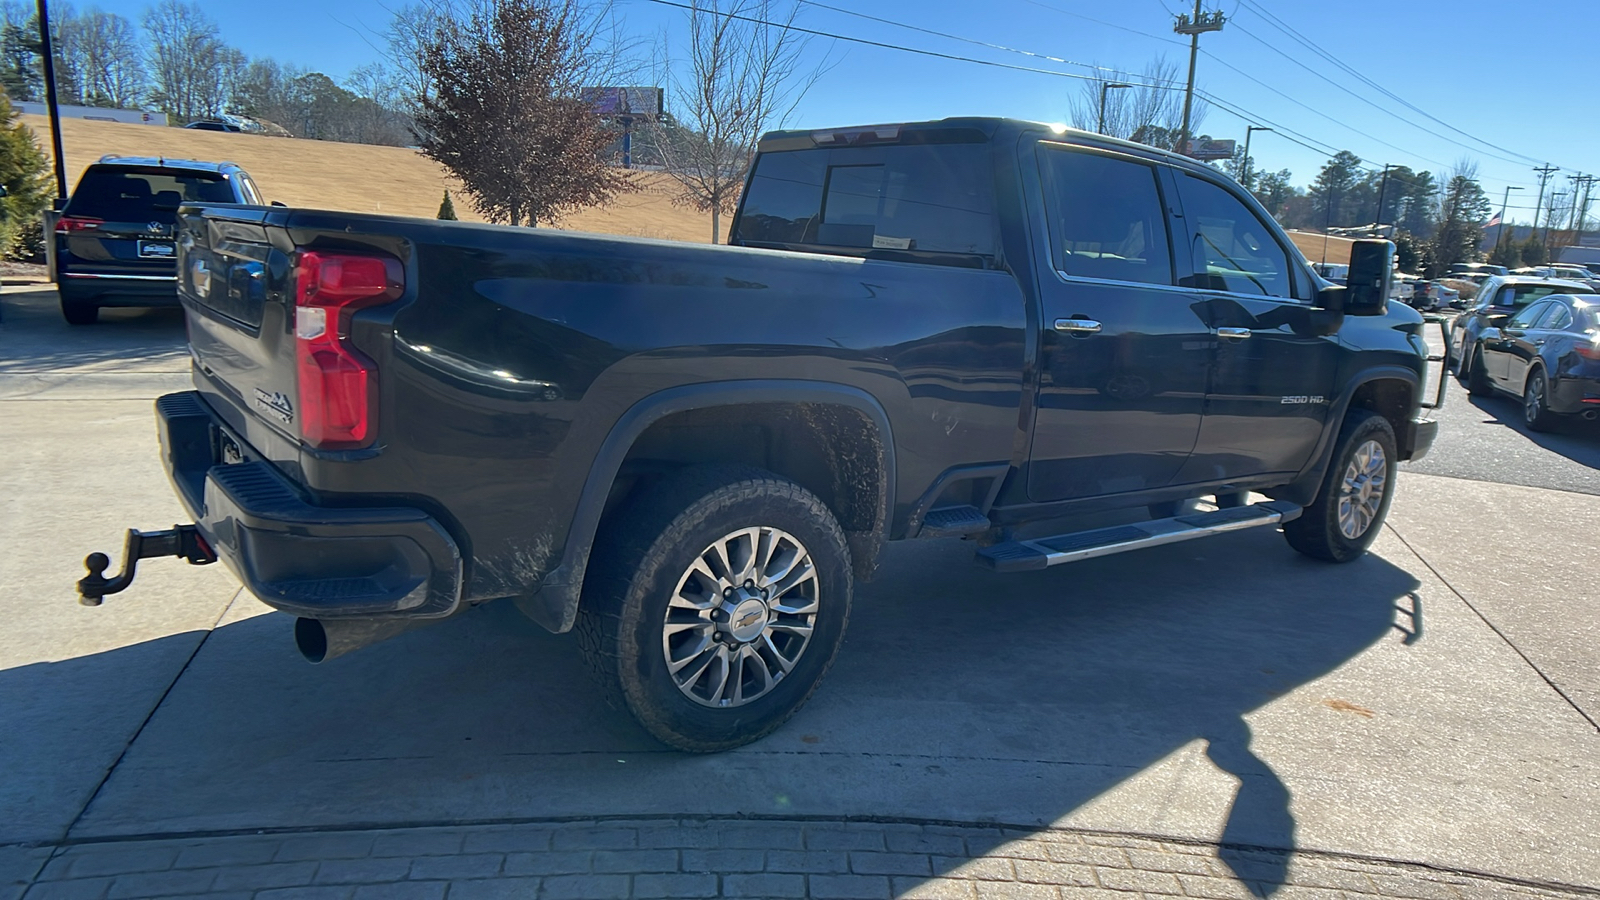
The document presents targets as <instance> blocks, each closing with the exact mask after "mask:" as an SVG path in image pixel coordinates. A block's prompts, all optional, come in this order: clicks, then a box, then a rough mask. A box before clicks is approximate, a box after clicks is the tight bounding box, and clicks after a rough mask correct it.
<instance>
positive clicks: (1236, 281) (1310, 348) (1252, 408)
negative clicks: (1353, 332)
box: [1175, 172, 1339, 483]
mask: <svg viewBox="0 0 1600 900" xmlns="http://www.w3.org/2000/svg"><path fill="white" fill-rule="evenodd" d="M1175 174H1176V179H1177V182H1178V195H1179V197H1180V199H1181V200H1182V204H1183V222H1184V226H1185V230H1186V231H1187V232H1188V235H1187V238H1186V244H1187V246H1186V247H1184V248H1182V250H1181V251H1180V265H1183V264H1185V263H1186V264H1187V265H1188V266H1189V267H1190V268H1189V271H1188V272H1187V273H1186V274H1182V275H1180V278H1181V279H1182V280H1183V282H1184V283H1186V284H1188V285H1190V286H1192V287H1194V288H1195V289H1196V290H1195V296H1196V299H1197V300H1199V302H1200V303H1201V304H1203V305H1204V306H1205V307H1206V310H1207V312H1206V316H1207V318H1208V319H1209V320H1210V324H1211V329H1212V332H1213V333H1214V334H1215V335H1216V359H1215V361H1214V364H1213V367H1212V370H1211V387H1210V389H1209V390H1208V391H1207V394H1206V408H1205V420H1204V421H1203V422H1202V423H1201V425H1200V437H1199V440H1198V442H1197V443H1196V445H1195V449H1194V454H1193V456H1192V457H1191V458H1190V460H1189V462H1188V464H1187V465H1186V466H1185V467H1184V470H1183V472H1182V473H1180V474H1179V476H1178V479H1179V481H1180V482H1182V483H1198V482H1214V481H1226V480H1230V479H1242V478H1247V477H1250V476H1256V475H1265V474H1268V473H1274V472H1295V471H1298V470H1299V469H1300V468H1301V467H1302V466H1303V465H1304V464H1305V463H1306V461H1307V460H1308V459H1310V457H1311V453H1312V451H1313V450H1314V449H1315V448H1316V445H1317V441H1318V440H1319V439H1320V437H1321V436H1322V430H1323V427H1324V425H1325V424H1326V423H1327V419H1328V410H1329V409H1330V408H1331V403H1332V401H1333V399H1334V398H1333V396H1332V393H1333V385H1334V378H1335V376H1336V370H1337V366H1338V362H1339V338H1338V337H1337V336H1336V335H1326V336H1318V335H1315V334H1312V333H1311V329H1310V325H1311V306H1312V301H1313V299H1314V294H1313V287H1312V284H1311V279H1310V274H1309V273H1308V272H1306V271H1305V270H1304V269H1303V268H1302V267H1301V266H1300V265H1299V264H1298V263H1299V260H1298V254H1296V253H1292V252H1291V251H1290V250H1289V249H1288V248H1287V247H1285V246H1284V243H1283V242H1282V241H1280V240H1279V238H1278V236H1277V235H1278V232H1277V230H1276V229H1274V228H1271V227H1269V226H1268V225H1267V224H1266V223H1265V222H1264V221H1263V220H1262V219H1261V217H1260V216H1258V215H1257V214H1256V213H1255V212H1254V211H1253V210H1252V209H1251V208H1250V207H1249V206H1248V205H1246V203H1245V201H1244V200H1243V199H1241V198H1240V197H1239V196H1237V195H1236V194H1235V193H1234V191H1233V190H1231V189H1229V188H1226V187H1224V186H1223V185H1222V184H1221V182H1220V181H1213V180H1211V179H1209V178H1203V177H1200V176H1198V175H1194V174H1190V173H1188V172H1177V173H1175Z"/></svg>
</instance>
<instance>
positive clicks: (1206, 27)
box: [41, 0, 1227, 156]
mask: <svg viewBox="0 0 1600 900" xmlns="http://www.w3.org/2000/svg"><path fill="white" fill-rule="evenodd" d="M41 2H42V0H41ZM1200 2H1201V0H1194V18H1193V19H1191V18H1189V15H1188V14H1187V13H1180V14H1178V16H1177V22H1176V24H1174V25H1173V26H1172V30H1173V31H1175V32H1177V33H1178V34H1187V35H1188V36H1189V86H1188V87H1186V88H1184V89H1183V130H1182V131H1180V132H1178V152H1179V153H1182V154H1183V155H1185V156H1188V155H1189V139H1190V134H1189V113H1190V111H1191V110H1193V109H1194V63H1195V58H1196V57H1197V56H1199V55H1200V35H1202V34H1205V33H1206V32H1208V31H1221V30H1222V24H1223V23H1224V22H1226V21H1227V17H1225V16H1224V15H1223V14H1222V10H1220V9H1219V10H1217V11H1216V12H1214V13H1202V12H1201V11H1200Z"/></svg>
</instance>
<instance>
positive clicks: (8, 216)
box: [0, 97, 53, 257]
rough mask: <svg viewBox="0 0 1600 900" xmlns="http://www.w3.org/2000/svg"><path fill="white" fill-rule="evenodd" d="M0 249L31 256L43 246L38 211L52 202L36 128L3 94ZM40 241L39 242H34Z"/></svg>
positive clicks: (0, 110) (0, 102) (0, 107)
mask: <svg viewBox="0 0 1600 900" xmlns="http://www.w3.org/2000/svg"><path fill="white" fill-rule="evenodd" d="M0 186H3V187H4V188H5V198H4V199H3V200H0V253H3V254H4V255H5V256H8V257H10V256H15V255H21V256H23V257H32V256H33V255H35V253H36V252H38V251H41V250H42V246H43V245H42V244H40V243H39V242H40V241H41V240H42V236H41V234H40V228H41V226H42V222H41V221H40V219H39V214H40V213H42V212H43V211H44V208H45V207H46V206H49V205H50V197H51V196H52V194H53V191H52V190H51V188H52V187H53V184H52V182H51V179H50V160H49V157H47V156H45V153H44V150H42V149H40V147H39V142H38V140H37V139H36V138H35V137H34V135H33V129H31V128H29V127H28V126H26V125H24V124H22V123H21V122H18V121H17V113H16V110H14V109H12V107H11V103H10V101H8V100H6V99H5V98H4V97H0ZM34 245H37V246H34Z"/></svg>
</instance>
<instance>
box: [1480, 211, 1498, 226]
mask: <svg viewBox="0 0 1600 900" xmlns="http://www.w3.org/2000/svg"><path fill="white" fill-rule="evenodd" d="M1499 224H1500V214H1499V213H1495V214H1494V215H1493V216H1490V217H1489V221H1488V222H1485V223H1484V226H1483V227H1485V228H1493V227H1495V226H1496V225H1499Z"/></svg>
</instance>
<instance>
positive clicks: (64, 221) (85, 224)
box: [56, 216, 106, 234]
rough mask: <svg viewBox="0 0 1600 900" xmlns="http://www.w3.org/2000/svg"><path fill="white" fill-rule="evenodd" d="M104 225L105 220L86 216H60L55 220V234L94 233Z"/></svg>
mask: <svg viewBox="0 0 1600 900" xmlns="http://www.w3.org/2000/svg"><path fill="white" fill-rule="evenodd" d="M105 223H106V220H105V219H93V218H90V217H88V216H62V217H61V218H59V219H57V220H56V234H71V233H72V232H74V231H94V230H96V229H98V228H99V227H100V226H101V225H104V224H105Z"/></svg>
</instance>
